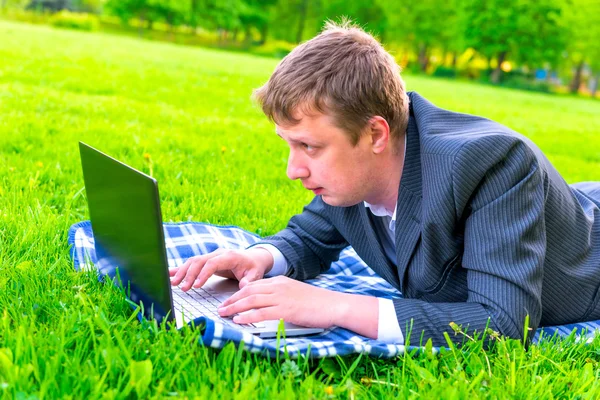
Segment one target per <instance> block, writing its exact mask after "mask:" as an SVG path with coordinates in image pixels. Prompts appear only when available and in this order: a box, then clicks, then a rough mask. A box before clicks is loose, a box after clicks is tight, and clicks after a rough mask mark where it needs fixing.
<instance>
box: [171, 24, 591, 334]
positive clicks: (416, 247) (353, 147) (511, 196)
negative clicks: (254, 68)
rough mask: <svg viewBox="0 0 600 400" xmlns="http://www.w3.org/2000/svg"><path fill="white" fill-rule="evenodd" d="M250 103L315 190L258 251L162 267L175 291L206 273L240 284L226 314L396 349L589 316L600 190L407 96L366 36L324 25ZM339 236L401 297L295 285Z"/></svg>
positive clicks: (292, 170)
mask: <svg viewBox="0 0 600 400" xmlns="http://www.w3.org/2000/svg"><path fill="white" fill-rule="evenodd" d="M255 96H256V98H257V100H258V102H259V103H260V104H261V106H262V109H263V111H264V112H265V114H266V115H267V116H268V117H269V118H270V119H272V120H273V121H274V122H275V124H276V132H277V134H278V135H279V136H281V138H282V139H283V140H285V141H286V143H287V144H288V145H289V147H290V154H289V159H288V166H287V174H288V176H289V178H290V179H300V180H301V181H302V184H303V185H304V186H305V187H306V188H307V189H309V190H312V191H313V192H314V193H315V198H314V199H313V201H312V202H311V203H310V204H309V205H308V206H306V207H305V209H304V211H303V212H302V213H301V214H300V215H297V216H294V217H293V218H292V219H291V220H290V222H289V224H288V226H287V228H286V229H284V230H283V231H281V232H279V233H278V234H277V235H275V236H272V237H269V238H266V239H265V240H264V242H262V243H260V244H259V245H255V246H253V247H251V248H249V249H246V250H243V251H219V252H215V253H212V254H208V255H204V256H199V257H194V258H192V259H190V260H188V261H187V262H186V263H185V264H184V265H182V266H181V267H179V268H176V269H173V270H172V272H171V275H172V283H173V284H174V285H177V284H180V283H181V287H182V289H183V290H188V289H189V288H190V287H192V286H194V287H201V286H202V285H203V284H204V283H205V281H206V280H207V278H208V277H209V276H210V275H212V274H214V273H217V274H220V275H223V276H228V277H232V278H236V279H238V280H239V281H240V288H241V290H240V291H239V292H238V293H236V294H235V295H233V296H232V297H231V298H230V299H228V300H227V301H226V302H224V303H223V305H222V307H221V309H220V313H221V314H222V315H223V316H232V315H235V317H234V321H235V322H238V323H250V322H257V321H261V320H268V319H279V318H283V319H284V320H286V321H289V322H293V323H297V324H300V325H307V326H313V327H322V328H329V327H331V326H341V327H344V328H347V329H350V330H352V331H354V332H357V333H358V334H361V335H364V336H367V337H370V338H377V339H379V340H384V341H388V342H396V343H403V342H404V341H405V339H406V338H407V336H408V335H409V334H411V335H412V338H413V343H415V342H419V341H420V340H421V339H424V340H427V339H429V338H431V339H432V340H433V343H434V345H444V344H445V343H446V342H445V339H444V336H443V332H444V331H451V328H450V326H449V324H450V322H455V323H456V324H458V325H461V326H462V327H463V329H467V330H468V331H469V332H473V331H476V332H479V333H481V332H483V331H484V330H485V328H486V326H489V328H491V329H493V330H495V331H498V332H500V333H501V334H503V335H506V336H510V337H514V338H522V337H523V336H524V332H525V331H524V330H525V328H526V327H525V320H526V317H527V316H529V322H530V327H531V328H533V329H535V328H537V327H538V326H539V325H540V324H564V323H570V322H575V321H584V320H590V319H598V318H600V305H598V299H599V294H598V288H599V287H600V243H599V240H600V218H599V217H600V215H599V208H598V206H599V204H600V201H599V200H600V185H598V184H591V183H588V184H578V185H574V186H571V187H570V186H569V185H567V183H566V182H565V181H564V179H563V178H561V176H560V175H559V174H558V172H557V171H556V170H555V169H554V168H553V167H552V165H550V163H549V162H548V160H547V159H546V158H545V156H544V155H543V154H542V153H541V151H540V150H539V149H538V148H537V147H536V146H535V145H534V144H533V143H532V142H531V141H529V140H528V139H527V138H525V137H524V136H521V135H519V134H518V133H516V132H513V131H511V130H510V129H508V128H506V127H504V126H502V125H500V124H497V123H495V122H492V121H489V120H486V119H484V118H479V117H475V116H469V115H464V114H458V113H453V112H450V111H445V110H442V109H439V108H437V107H435V106H434V105H432V104H431V103H429V102H428V101H427V100H425V99H424V98H422V97H421V96H419V95H418V94H417V93H406V92H405V89H404V82H403V81H402V79H401V77H400V75H399V68H398V66H397V64H396V63H395V61H394V60H393V58H392V57H391V56H390V55H389V54H388V53H387V52H386V51H385V50H384V49H383V48H382V47H381V45H380V44H379V43H378V42H377V41H376V40H375V39H374V38H373V37H371V36H370V35H368V34H367V33H365V32H363V31H361V30H360V29H357V28H353V27H346V26H341V27H340V26H333V25H329V26H328V27H327V28H326V29H325V30H324V31H323V32H322V33H321V34H320V35H318V36H317V37H315V38H313V39H312V40H310V41H308V42H306V43H304V44H302V45H300V46H298V47H297V48H296V49H295V50H294V51H292V52H291V53H290V54H289V55H288V56H287V57H286V58H285V59H284V60H282V61H281V63H280V64H279V65H278V66H277V68H276V70H275V72H274V73H273V75H272V76H271V78H270V79H269V81H268V82H267V83H266V84H265V85H264V86H263V87H262V88H260V89H258V90H257V91H256V93H255ZM348 244H350V245H352V246H353V248H354V249H355V250H356V252H357V253H358V255H359V256H360V257H361V258H362V259H363V260H364V261H365V262H366V263H367V264H368V265H369V266H370V267H371V268H372V269H373V270H375V271H376V272H377V273H378V274H379V275H381V276H382V277H383V278H384V279H386V280H387V281H388V282H389V283H390V284H392V285H393V286H394V287H396V288H397V289H398V290H400V291H401V292H402V294H403V296H404V298H402V299H396V300H393V301H392V300H389V299H378V298H375V297H369V296H361V295H354V294H348V293H338V292H332V291H328V290H325V289H321V288H316V287H313V286H310V285H308V284H305V283H302V282H301V281H303V280H305V279H309V278H312V277H314V276H316V275H318V274H319V273H321V272H324V271H326V270H327V269H328V268H329V266H330V264H331V262H332V261H334V260H336V259H337V257H338V254H339V252H340V251H341V250H342V249H343V248H344V247H346V246H347V245H348ZM267 274H269V275H271V276H272V275H279V276H276V277H274V278H271V279H261V278H263V277H265V276H269V275H267ZM182 282H183V283H182Z"/></svg>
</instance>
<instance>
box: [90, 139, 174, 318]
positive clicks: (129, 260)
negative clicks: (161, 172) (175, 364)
mask: <svg viewBox="0 0 600 400" xmlns="http://www.w3.org/2000/svg"><path fill="white" fill-rule="evenodd" d="M79 151H80V154H81V165H82V168H83V178H84V181H85V190H86V194H87V200H88V208H89V212H90V220H91V223H92V230H93V231H94V240H95V250H96V255H97V257H98V263H106V264H111V265H116V266H117V267H118V274H119V278H120V280H121V283H122V285H123V286H124V287H125V288H128V287H129V288H130V293H129V296H130V298H131V300H133V301H135V302H136V303H138V304H143V309H144V314H145V316H146V318H154V319H156V320H157V321H158V322H160V321H162V319H163V318H165V317H167V316H168V319H169V320H171V319H173V315H172V314H173V313H172V312H170V311H171V310H172V309H173V302H172V298H171V289H170V282H169V272H168V263H167V254H166V249H165V239H164V232H163V226H162V215H161V211H160V200H159V195H158V183H157V181H156V180H155V179H154V178H152V177H150V176H148V175H146V174H144V173H142V172H140V171H137V170H135V169H133V168H131V167H129V166H128V165H126V164H123V163H121V162H119V161H117V160H115V159H114V158H112V157H109V156H108V155H106V154H104V153H102V152H100V151H98V150H96V149H94V148H93V147H90V146H88V145H87V144H85V143H82V142H79Z"/></svg>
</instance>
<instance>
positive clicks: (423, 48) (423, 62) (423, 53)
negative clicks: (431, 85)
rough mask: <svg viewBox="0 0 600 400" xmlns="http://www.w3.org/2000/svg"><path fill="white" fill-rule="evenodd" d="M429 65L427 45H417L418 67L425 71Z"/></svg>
mask: <svg viewBox="0 0 600 400" xmlns="http://www.w3.org/2000/svg"><path fill="white" fill-rule="evenodd" d="M428 66H429V55H428V54H427V45H425V44H420V45H419V67H420V68H421V71H422V72H427V67H428Z"/></svg>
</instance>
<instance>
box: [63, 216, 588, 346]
mask: <svg viewBox="0 0 600 400" xmlns="http://www.w3.org/2000/svg"><path fill="white" fill-rule="evenodd" d="M164 232H165V241H166V248H167V255H168V261H169V266H177V265H181V264H183V262H184V261H185V260H186V259H188V258H189V257H192V256H195V255H199V254H206V253H210V252H212V251H214V250H216V249H218V248H226V249H240V248H246V247H248V246H249V245H251V244H253V243H256V242H257V241H258V240H259V239H260V237H259V236H257V235H255V234H253V233H249V232H247V231H244V230H243V229H240V228H238V227H233V226H215V225H210V224H203V223H170V224H164ZM69 244H71V245H72V248H71V256H72V257H73V261H74V264H75V268H76V269H78V270H82V269H98V272H99V274H100V275H109V276H111V273H112V272H114V266H110V265H102V266H99V265H95V264H94V262H95V261H96V254H95V250H94V237H93V233H92V228H91V225H90V223H89V221H84V222H80V223H77V224H75V225H73V226H72V227H71V228H70V229H69ZM307 282H308V283H310V284H312V285H315V286H320V287H324V288H328V289H331V290H337V291H343V292H348V293H359V294H366V295H371V296H376V297H385V298H397V297H401V294H400V292H398V291H397V290H396V289H395V288H393V287H392V286H391V285H389V284H388V283H387V282H386V281H385V280H384V279H383V278H381V277H379V276H378V275H377V274H376V273H375V272H374V271H373V270H371V269H370V268H369V267H368V266H367V265H366V264H365V263H364V262H363V261H362V260H361V259H360V258H359V257H358V255H357V254H356V252H355V251H354V250H353V249H352V248H351V247H348V248H346V249H345V250H344V251H343V252H342V253H341V255H340V259H339V261H337V262H335V263H333V264H332V265H331V268H330V269H329V270H328V271H327V273H325V274H322V275H319V276H318V277H317V278H316V279H312V280H310V281H307ZM201 320H203V322H205V325H206V327H205V329H204V332H203V334H202V338H201V341H202V343H203V344H205V345H206V346H211V347H215V348H220V347H223V346H224V345H225V344H226V343H228V342H234V343H235V344H236V345H239V344H240V343H241V342H242V341H243V342H244V344H245V348H246V349H248V350H250V351H252V352H260V353H263V354H265V355H268V356H271V357H273V356H275V355H276V354H277V353H278V352H280V353H283V352H286V351H287V353H288V354H289V355H290V356H291V357H298V356H299V355H301V354H302V355H309V356H311V357H331V356H336V355H348V354H352V353H368V354H370V355H372V356H375V357H394V356H396V355H398V354H402V353H403V352H404V351H406V350H410V349H411V348H412V347H413V346H404V345H392V344H386V343H382V342H379V341H377V340H372V339H368V338H365V337H363V336H359V335H356V334H354V333H353V332H351V331H348V330H346V329H342V328H334V329H329V330H327V331H325V332H323V333H321V334H319V335H312V336H308V337H301V338H287V339H285V340H284V339H281V340H280V341H279V346H278V345H277V343H278V342H277V340H276V339H261V338H258V337H256V336H254V335H252V334H250V333H246V332H243V331H241V330H236V329H234V328H232V327H230V326H227V325H224V324H222V323H221V322H219V321H214V320H211V319H208V318H201ZM196 322H198V321H196ZM574 329H577V332H582V333H583V334H585V335H586V336H585V337H582V338H584V339H590V340H591V338H592V337H593V335H594V332H595V330H596V329H600V321H592V322H585V323H577V324H569V325H563V326H551V327H544V328H540V329H538V331H537V332H536V335H535V338H534V342H535V341H537V340H539V338H540V335H541V334H542V333H543V335H544V336H553V335H555V334H556V335H558V336H567V335H569V334H571V332H572V331H573V330H574Z"/></svg>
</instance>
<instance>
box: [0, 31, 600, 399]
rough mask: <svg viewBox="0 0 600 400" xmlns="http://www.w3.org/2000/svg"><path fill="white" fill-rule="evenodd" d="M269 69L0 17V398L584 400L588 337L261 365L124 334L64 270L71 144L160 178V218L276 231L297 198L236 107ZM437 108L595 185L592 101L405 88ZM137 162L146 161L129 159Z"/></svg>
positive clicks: (267, 63)
mask: <svg viewBox="0 0 600 400" xmlns="http://www.w3.org/2000/svg"><path fill="white" fill-rule="evenodd" d="M275 64H276V60H271V59H266V58H259V57H253V56H247V55H240V54H232V53H227V52H219V51H209V50H204V49H198V48H188V47H183V46H176V45H171V44H165V43H155V42H147V41H142V40H137V39H133V38H124V37H120V36H111V35H107V34H97V33H96V34H89V33H88V34H86V33H79V32H70V31H63V30H56V29H51V28H48V27H43V26H30V25H25V24H17V23H10V22H1V21H0V395H2V397H4V398H42V397H46V398H56V397H72V398H90V399H93V398H136V397H156V398H163V397H170V396H181V397H194V396H198V397H200V398H211V397H212V398H242V399H245V398H255V397H256V398H269V399H270V398H302V399H304V398H318V399H321V398H330V397H340V398H384V397H392V396H397V397H400V398H420V397H425V398H457V399H462V398H466V397H467V396H469V397H491V398H523V399H529V398H532V399H533V398H536V399H537V398H555V397H561V398H563V397H573V398H595V397H598V395H599V394H600V386H599V385H598V383H597V379H598V377H599V376H598V375H599V374H600V368H599V366H598V362H599V361H600V350H598V348H599V346H598V345H599V344H600V340H599V339H596V340H595V341H594V343H592V345H590V346H585V345H583V344H581V343H577V342H576V341H575V340H573V339H567V340H559V341H547V342H544V343H542V344H540V345H539V346H532V347H530V348H529V349H527V350H524V349H523V346H522V345H521V344H520V343H519V342H516V341H505V340H502V341H499V342H498V343H497V345H496V346H495V347H494V348H493V349H492V350H490V351H488V352H484V351H482V349H481V343H479V342H469V343H468V344H467V345H466V346H465V347H464V348H463V349H461V350H459V349H456V348H452V349H451V350H450V351H446V352H443V353H442V354H440V355H435V356H434V355H432V354H430V352H427V351H425V352H422V353H418V354H407V355H403V356H400V357H398V358H396V359H393V360H377V359H371V358H368V357H345V358H339V359H333V360H327V361H319V360H315V361H310V360H303V359H301V360H296V361H290V360H286V359H285V358H282V359H281V360H278V361H277V360H275V361H271V360H268V359H264V358H260V357H258V356H255V355H250V354H248V353H247V352H245V351H239V350H238V349H235V348H233V346H231V345H230V346H228V347H226V348H225V349H224V350H221V351H216V350H212V349H207V348H204V347H202V346H201V345H199V344H198V338H199V335H200V334H199V332H198V331H193V330H190V329H186V330H183V331H181V332H177V331H173V330H171V331H168V330H166V329H163V328H159V327H155V326H153V325H152V324H149V323H144V324H140V323H139V322H137V319H136V318H135V314H134V313H132V310H131V309H130V308H129V306H128V305H127V304H126V302H125V301H124V300H123V298H122V296H121V295H120V293H119V292H118V291H117V290H116V289H115V288H114V287H112V286H110V285H102V284H100V283H98V282H97V280H96V278H95V276H94V275H92V274H87V273H75V272H74V271H73V268H72V263H71V261H70V259H69V256H68V247H67V236H66V233H67V229H68V227H69V226H70V225H71V224H73V223H75V222H77V221H80V220H82V219H87V218H88V214H87V209H86V202H85V195H84V191H83V178H82V176H81V171H80V164H79V155H78V149H77V142H78V141H79V140H83V141H86V142H88V143H90V144H92V145H94V146H96V147H98V148H100V149H102V150H104V151H106V152H107V153H109V154H111V155H113V156H116V157H118V158H119V159H121V160H123V161H125V162H127V163H129V164H131V165H133V166H135V167H137V168H139V169H141V170H143V171H146V172H150V171H152V174H153V175H154V176H155V177H156V178H157V179H158V181H159V182H160V189H161V198H162V199H161V200H162V202H163V215H164V219H165V220H166V221H186V220H195V221H208V222H211V223H215V224H234V225H239V226H241V227H243V228H245V229H248V230H251V231H254V232H257V233H259V234H262V235H266V234H271V233H274V232H276V231H278V230H279V229H281V228H283V227H284V226H285V223H286V222H287V220H288V219H289V217H290V216H291V215H293V214H294V213H296V212H299V211H300V210H301V208H302V206H303V205H304V204H305V203H307V202H308V201H309V200H310V197H311V195H310V193H308V192H306V191H305V190H303V189H302V188H301V186H300V184H299V183H298V182H291V181H289V180H288V179H287V178H286V176H285V165H286V156H287V150H286V148H285V145H284V143H282V142H281V141H280V140H278V138H277V137H276V135H275V134H274V130H273V127H272V126H271V125H270V124H269V123H268V122H267V121H266V119H265V118H264V117H263V116H262V114H261V113H260V111H259V110H258V109H257V107H256V106H254V105H253V104H252V102H251V101H250V94H251V91H252V88H255V87H257V86H259V85H261V84H262V83H263V82H264V81H265V80H266V79H267V78H268V76H269V73H270V72H271V71H272V70H273V68H274V66H275ZM406 81H407V84H408V86H409V88H410V89H411V90H417V91H418V92H420V93H421V94H423V95H424V96H426V97H427V98H429V99H430V100H432V101H433V102H434V103H436V104H438V105H439V106H442V107H446V108H450V109H454V110H457V111H462V112H468V113H474V114H479V115H483V116H486V117H489V118H492V119H495V120H498V121H500V122H502V123H504V124H506V125H508V126H510V127H511V128H513V129H515V130H518V131H520V132H522V133H524V134H526V135H528V136H529V137H531V138H532V139H533V140H534V141H535V142H536V143H537V144H538V145H539V146H540V147H541V148H542V149H543V150H544V151H545V152H546V153H547V154H548V156H549V158H550V159H551V160H552V162H553V163H554V164H555V165H556V166H557V168H558V169H559V170H560V171H561V172H562V173H563V174H564V176H565V178H566V179H567V181H569V182H575V181H581V180H598V179H600V173H599V172H598V171H599V167H600V136H598V133H600V112H599V111H600V102H598V101H593V100H586V99H579V98H571V97H558V96H548V95H540V94H532V93H524V92H518V91H513V90H506V89H497V88H492V87H486V86H477V85H473V84H466V83H462V82H453V81H445V80H434V79H430V78H422V77H413V76H407V77H406ZM144 155H149V157H150V158H149V159H148V158H147V157H146V158H145V157H144Z"/></svg>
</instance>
